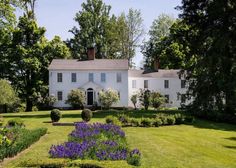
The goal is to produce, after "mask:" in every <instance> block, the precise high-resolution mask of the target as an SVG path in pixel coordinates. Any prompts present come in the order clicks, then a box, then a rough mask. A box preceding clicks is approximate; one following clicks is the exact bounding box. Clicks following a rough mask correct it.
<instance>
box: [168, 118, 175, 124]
mask: <svg viewBox="0 0 236 168" xmlns="http://www.w3.org/2000/svg"><path fill="white" fill-rule="evenodd" d="M167 124H168V125H174V124H175V117H174V116H168V117H167Z"/></svg>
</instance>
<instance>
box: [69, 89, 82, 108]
mask: <svg viewBox="0 0 236 168" xmlns="http://www.w3.org/2000/svg"><path fill="white" fill-rule="evenodd" d="M66 103H67V104H70V105H71V106H72V107H73V108H74V109H78V108H80V109H81V108H83V107H84V104H85V92H84V91H83V90H81V89H74V90H71V91H70V93H69V94H68V96H67V100H66Z"/></svg>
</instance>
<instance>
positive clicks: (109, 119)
mask: <svg viewBox="0 0 236 168" xmlns="http://www.w3.org/2000/svg"><path fill="white" fill-rule="evenodd" d="M106 123H107V124H113V125H118V126H121V125H122V123H121V122H120V121H119V119H118V118H117V117H114V116H112V115H109V116H107V117H106Z"/></svg>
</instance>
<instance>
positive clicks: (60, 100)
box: [57, 91, 63, 101]
mask: <svg viewBox="0 0 236 168" xmlns="http://www.w3.org/2000/svg"><path fill="white" fill-rule="evenodd" d="M59 93H61V99H59ZM57 100H58V101H63V91H57Z"/></svg>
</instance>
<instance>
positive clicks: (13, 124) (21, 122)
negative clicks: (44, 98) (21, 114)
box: [7, 118, 25, 127]
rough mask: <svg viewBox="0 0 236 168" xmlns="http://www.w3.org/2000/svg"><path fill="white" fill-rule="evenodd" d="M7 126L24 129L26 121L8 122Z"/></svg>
mask: <svg viewBox="0 0 236 168" xmlns="http://www.w3.org/2000/svg"><path fill="white" fill-rule="evenodd" d="M7 125H8V126H9V127H24V126H25V125H24V121H22V120H21V119H20V118H15V119H11V120H8V122H7Z"/></svg>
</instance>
